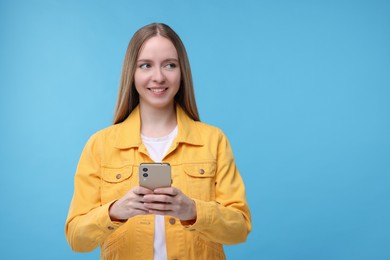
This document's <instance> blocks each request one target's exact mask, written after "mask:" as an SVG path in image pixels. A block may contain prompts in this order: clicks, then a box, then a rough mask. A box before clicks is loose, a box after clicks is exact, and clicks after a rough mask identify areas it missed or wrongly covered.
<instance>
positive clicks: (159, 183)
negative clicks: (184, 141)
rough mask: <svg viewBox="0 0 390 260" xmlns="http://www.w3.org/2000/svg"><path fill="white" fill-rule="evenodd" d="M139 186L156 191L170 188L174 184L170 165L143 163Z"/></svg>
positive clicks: (140, 166)
mask: <svg viewBox="0 0 390 260" xmlns="http://www.w3.org/2000/svg"><path fill="white" fill-rule="evenodd" d="M138 174H139V186H142V187H145V188H148V189H150V190H154V189H156V188H163V187H164V188H165V187H170V186H171V184H172V177H171V165H170V164H169V163H141V164H140V165H139V170H138Z"/></svg>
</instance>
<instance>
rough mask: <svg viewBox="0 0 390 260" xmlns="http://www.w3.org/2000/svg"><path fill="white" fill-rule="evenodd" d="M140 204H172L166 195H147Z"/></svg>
mask: <svg viewBox="0 0 390 260" xmlns="http://www.w3.org/2000/svg"><path fill="white" fill-rule="evenodd" d="M142 202H144V203H151V202H158V203H172V197H171V196H170V195H166V194H148V195H145V196H144V197H143V200H142Z"/></svg>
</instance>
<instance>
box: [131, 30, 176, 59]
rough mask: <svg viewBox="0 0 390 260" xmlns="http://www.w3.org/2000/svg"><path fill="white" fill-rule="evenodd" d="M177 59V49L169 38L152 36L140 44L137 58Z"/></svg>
mask: <svg viewBox="0 0 390 260" xmlns="http://www.w3.org/2000/svg"><path fill="white" fill-rule="evenodd" d="M159 58H162V59H178V55H177V51H176V48H175V46H174V45H173V43H172V42H171V40H170V39H168V38H165V37H162V36H159V35H157V36H153V37H152V38H150V39H148V40H147V41H145V42H144V44H143V45H142V47H141V49H140V52H139V55H138V59H159Z"/></svg>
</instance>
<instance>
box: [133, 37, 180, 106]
mask: <svg viewBox="0 0 390 260" xmlns="http://www.w3.org/2000/svg"><path fill="white" fill-rule="evenodd" d="M134 83H135V88H136V89H137V92H138V94H139V97H140V103H142V105H148V106H151V107H153V108H166V107H168V106H173V103H174V97H175V95H176V93H177V92H178V91H179V88H180V66H179V58H178V55H177V51H176V48H175V46H174V45H173V44H172V42H171V41H170V40H169V39H167V38H164V37H162V36H154V37H152V38H150V39H149V40H147V41H146V42H145V43H144V45H143V47H142V48H141V51H140V53H139V55H138V59H137V69H136V71H135V74H134Z"/></svg>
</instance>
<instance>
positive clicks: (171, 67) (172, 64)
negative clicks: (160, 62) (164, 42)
mask: <svg viewBox="0 0 390 260" xmlns="http://www.w3.org/2000/svg"><path fill="white" fill-rule="evenodd" d="M164 67H165V68H167V69H169V70H172V69H174V68H176V67H177V65H176V64H175V63H168V64H166V65H165V66H164Z"/></svg>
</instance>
